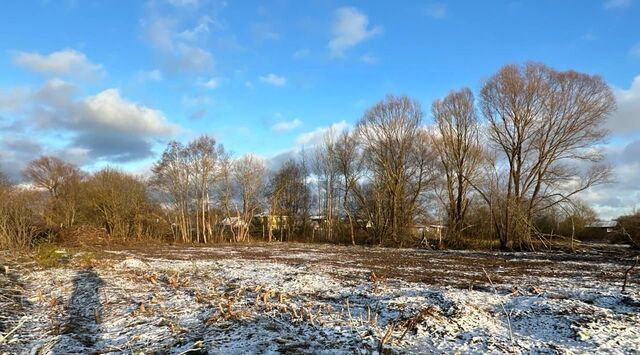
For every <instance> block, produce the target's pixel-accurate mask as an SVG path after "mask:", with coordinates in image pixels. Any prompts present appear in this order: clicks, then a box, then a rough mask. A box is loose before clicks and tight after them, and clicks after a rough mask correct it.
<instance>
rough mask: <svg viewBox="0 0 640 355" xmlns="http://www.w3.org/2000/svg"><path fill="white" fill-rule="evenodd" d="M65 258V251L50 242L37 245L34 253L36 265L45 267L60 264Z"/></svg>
mask: <svg viewBox="0 0 640 355" xmlns="http://www.w3.org/2000/svg"><path fill="white" fill-rule="evenodd" d="M67 259H68V254H67V251H66V250H65V249H61V248H59V247H58V246H57V245H55V244H51V243H44V244H40V245H38V247H37V248H36V252H35V254H34V260H35V262H36V263H37V264H38V265H40V266H42V267H47V268H50V267H58V266H62V265H63V264H64V263H65V262H66V261H67Z"/></svg>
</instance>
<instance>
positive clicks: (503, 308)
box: [482, 268, 513, 344]
mask: <svg viewBox="0 0 640 355" xmlns="http://www.w3.org/2000/svg"><path fill="white" fill-rule="evenodd" d="M482 271H484V274H485V275H486V276H487V280H489V283H490V284H491V287H492V288H493V293H495V295H496V296H498V290H496V286H495V285H494V284H493V282H492V281H491V277H489V274H488V273H487V270H485V269H484V268H482ZM498 300H499V301H500V306H501V307H502V311H503V312H504V315H505V316H506V317H507V325H508V326H509V340H511V343H512V344H513V330H512V329H511V316H510V314H509V312H507V307H505V306H504V302H502V300H500V299H498Z"/></svg>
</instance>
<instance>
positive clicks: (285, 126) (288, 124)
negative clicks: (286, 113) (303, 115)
mask: <svg viewBox="0 0 640 355" xmlns="http://www.w3.org/2000/svg"><path fill="white" fill-rule="evenodd" d="M301 125H302V121H301V120H299V119H297V118H296V119H294V120H291V121H280V122H277V123H276V124H274V125H273V126H271V130H272V131H275V132H286V131H290V130H292V129H295V128H298V127H300V126H301Z"/></svg>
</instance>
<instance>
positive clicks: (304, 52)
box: [293, 48, 311, 59]
mask: <svg viewBox="0 0 640 355" xmlns="http://www.w3.org/2000/svg"><path fill="white" fill-rule="evenodd" d="M310 54H311V51H310V50H309V49H308V48H302V49H298V50H297V51H295V52H293V58H295V59H300V58H305V57H308V56H309V55H310Z"/></svg>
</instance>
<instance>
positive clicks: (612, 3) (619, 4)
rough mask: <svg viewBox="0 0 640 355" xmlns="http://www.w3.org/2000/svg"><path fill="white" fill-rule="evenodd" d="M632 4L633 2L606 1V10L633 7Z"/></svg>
mask: <svg viewBox="0 0 640 355" xmlns="http://www.w3.org/2000/svg"><path fill="white" fill-rule="evenodd" d="M632 3H633V1H632V0H606V1H605V2H604V8H605V9H607V10H613V9H622V8H625V7H629V6H631V4H632Z"/></svg>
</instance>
